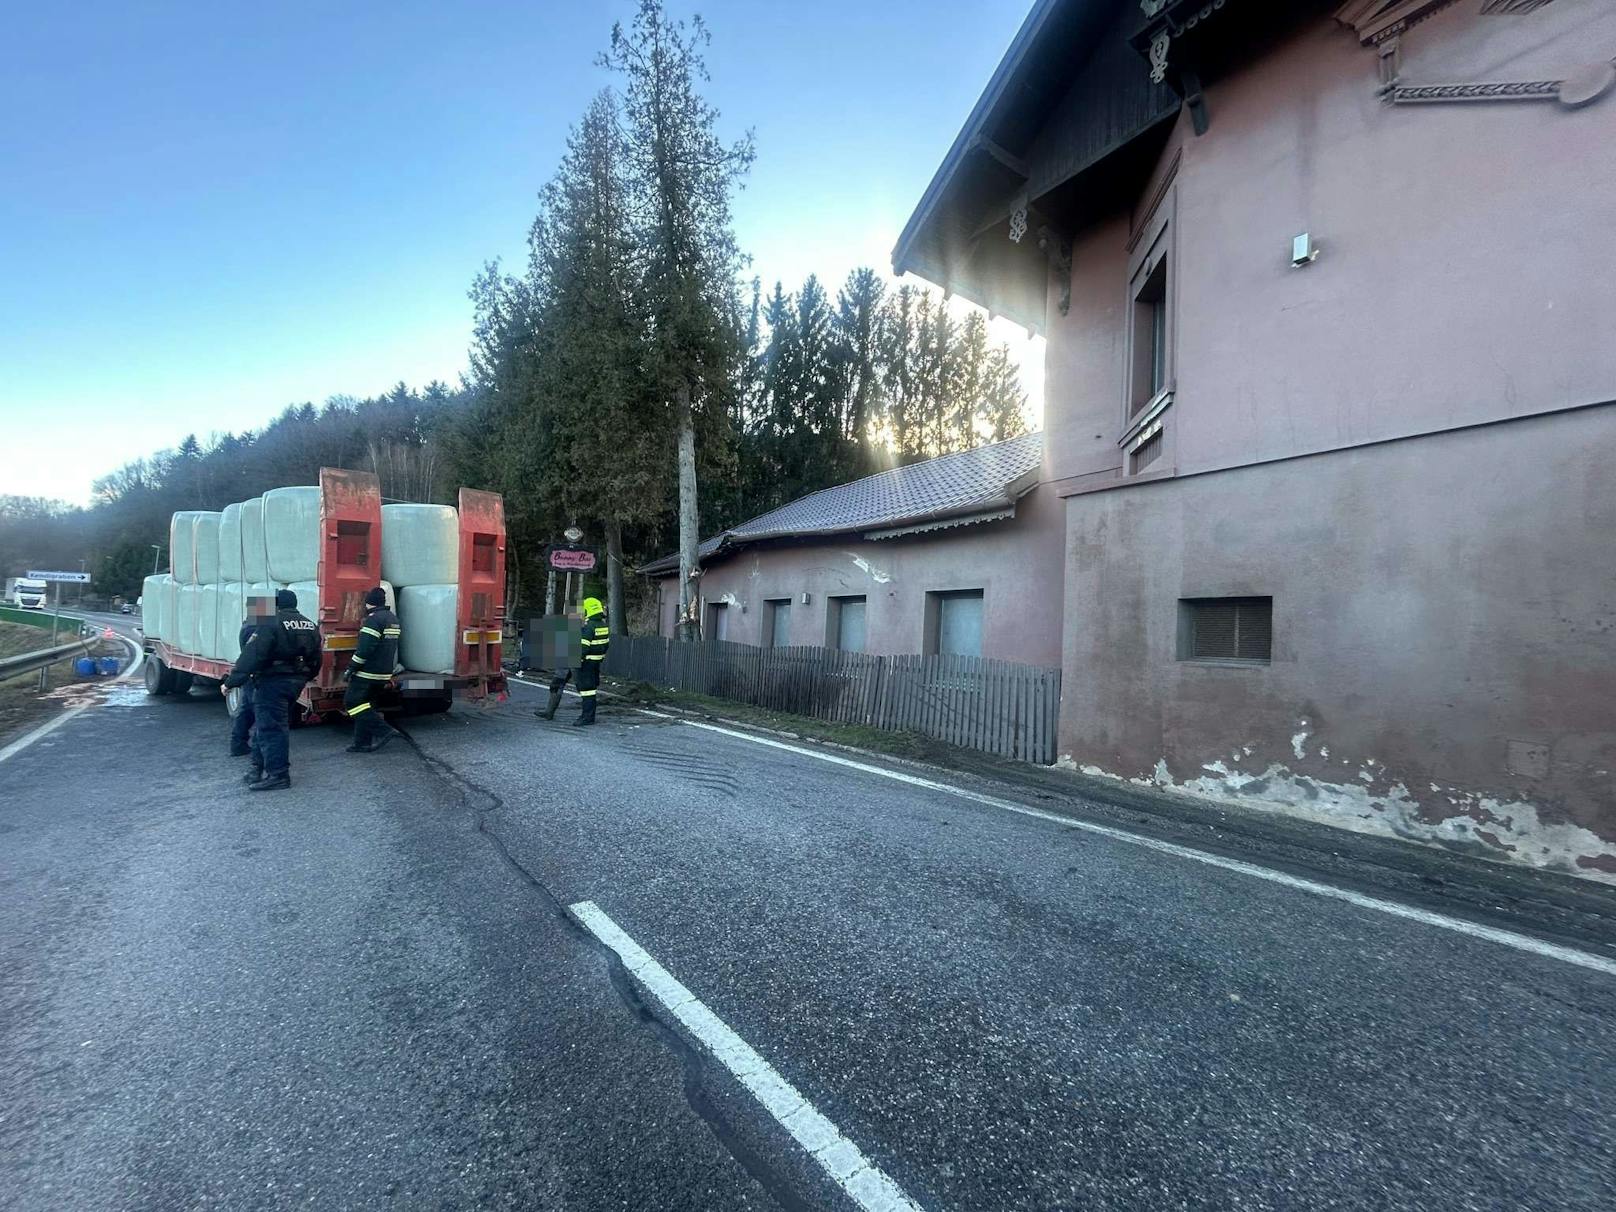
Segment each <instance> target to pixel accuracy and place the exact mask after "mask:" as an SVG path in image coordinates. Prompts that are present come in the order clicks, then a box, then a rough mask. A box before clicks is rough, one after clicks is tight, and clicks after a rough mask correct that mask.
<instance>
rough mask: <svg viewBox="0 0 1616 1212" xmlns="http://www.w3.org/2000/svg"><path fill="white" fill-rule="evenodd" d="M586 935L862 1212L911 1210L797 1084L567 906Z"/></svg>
mask: <svg viewBox="0 0 1616 1212" xmlns="http://www.w3.org/2000/svg"><path fill="white" fill-rule="evenodd" d="M569 908H570V910H571V912H572V915H573V916H574V917H575V918H577V919H578V921H579V922H580V923H582V924H583V926H584V928H585V929H587V930H588V931H589V932H590V933H591V934H593V935H594V936H595V937H596V938H598V939H599V940H600V941H601V942H603V943H605V944H606V945H607V946H608V947H610V948H611V949H612V950H613V951H615V952H617V956H618V958H619V959H621V960H622V961H623V966H624V967H625V968H627V969H628V970H629V972H630V973H632V974H633V976H634V979H635V980H636V981H638V982H639V983H640V984H641V985H642V986H644V987H645V988H646V989H647V990H649V991H650V993H651V994H652V996H654V997H655V998H656V999H657V1000H658V1001H659V1002H661V1003H662V1004H663V1005H664V1006H666V1007H667V1008H668V1010H669V1011H670V1012H671V1013H672V1014H673V1016H674V1017H675V1018H677V1019H678V1020H679V1021H680V1022H681V1023H683V1024H684V1025H685V1029H686V1030H688V1031H689V1032H690V1034H692V1035H693V1036H695V1037H696V1039H697V1041H698V1042H699V1043H700V1044H701V1046H702V1047H703V1048H705V1049H706V1050H707V1051H708V1052H710V1053H711V1054H712V1056H713V1059H714V1060H716V1061H717V1062H718V1063H719V1064H721V1065H723V1066H724V1068H726V1069H728V1070H729V1071H730V1072H731V1073H733V1074H734V1075H735V1076H736V1078H738V1079H739V1080H740V1083H741V1084H742V1085H743V1086H745V1087H746V1088H747V1089H748V1090H749V1091H751V1093H752V1096H753V1097H754V1098H756V1099H757V1100H758V1102H760V1103H762V1104H763V1108H764V1110H766V1111H768V1113H769V1114H770V1115H772V1116H774V1118H775V1119H776V1120H778V1121H779V1123H780V1125H781V1127H783V1128H785V1130H786V1131H787V1132H789V1133H791V1137H792V1139H793V1140H795V1141H796V1142H797V1143H798V1144H799V1145H801V1146H802V1147H803V1149H804V1150H806V1151H807V1153H808V1155H809V1156H810V1157H812V1158H813V1159H814V1160H815V1161H816V1162H818V1163H819V1165H820V1168H821V1169H823V1170H824V1171H825V1173H826V1174H828V1175H830V1176H831V1178H832V1179H833V1180H834V1181H835V1182H836V1183H837V1184H838V1185H839V1186H840V1187H841V1188H842V1190H844V1191H846V1192H847V1194H848V1197H849V1198H850V1199H852V1201H853V1202H854V1203H855V1204H857V1205H858V1206H859V1207H860V1208H863V1209H865V1210H866V1212H918V1208H917V1207H916V1205H915V1203H914V1201H913V1200H911V1199H910V1198H909V1197H908V1196H907V1195H905V1194H904V1193H903V1189H902V1188H901V1187H899V1186H898V1184H897V1183H895V1182H893V1181H892V1180H891V1179H890V1178H888V1177H887V1176H886V1175H885V1174H884V1173H883V1172H882V1171H881V1169H880V1168H879V1167H878V1166H875V1165H873V1164H872V1163H871V1162H870V1160H869V1159H868V1158H866V1157H865V1156H864V1154H863V1153H861V1152H860V1151H859V1148H858V1146H857V1145H855V1144H854V1143H853V1142H852V1141H850V1140H848V1139H847V1137H845V1136H843V1135H842V1133H841V1131H840V1129H838V1128H837V1127H836V1125H835V1124H833V1123H831V1122H830V1120H828V1119H826V1118H825V1117H824V1116H823V1115H821V1114H820V1113H819V1112H818V1111H817V1110H815V1109H814V1106H813V1104H812V1103H810V1102H809V1101H808V1100H807V1099H806V1098H804V1097H803V1096H802V1094H801V1093H799V1092H798V1090H797V1088H796V1087H795V1086H793V1085H792V1084H791V1083H790V1082H788V1081H786V1079H785V1078H783V1077H781V1076H780V1075H779V1074H778V1073H776V1072H775V1071H774V1068H773V1066H771V1065H770V1064H769V1062H768V1061H766V1060H764V1059H763V1058H762V1057H761V1056H759V1055H758V1054H757V1053H756V1052H754V1051H753V1050H752V1048H751V1046H750V1045H749V1044H747V1042H746V1041H745V1040H743V1039H742V1038H741V1037H740V1036H739V1035H736V1034H735V1032H734V1031H732V1030H730V1029H729V1027H728V1026H727V1025H726V1024H725V1023H724V1020H723V1019H721V1018H719V1017H718V1015H716V1014H714V1013H713V1012H712V1011H711V1010H709V1009H708V1008H707V1007H706V1005H705V1004H703V1002H702V1001H701V999H700V998H698V997H697V996H696V995H695V994H693V993H692V992H690V990H689V989H686V988H685V987H684V986H683V985H682V984H680V983H679V982H678V980H676V979H675V978H674V977H673V976H672V974H670V973H669V972H668V970H667V969H666V968H664V967H663V966H662V965H661V964H659V963H657V962H656V960H654V959H652V958H651V956H650V955H649V954H648V953H647V952H646V951H645V950H644V948H642V947H641V946H640V945H639V944H638V943H636V942H635V941H634V940H633V939H632V938H630V937H629V936H628V935H627V934H625V933H624V932H623V929H622V927H620V926H619V925H618V924H617V923H616V922H614V921H612V919H611V918H610V917H608V916H607V915H606V914H605V913H604V912H603V911H602V910H601V909H600V907H599V906H598V905H596V904H595V902H594V901H579V902H578V903H577V904H576V905H572V906H569Z"/></svg>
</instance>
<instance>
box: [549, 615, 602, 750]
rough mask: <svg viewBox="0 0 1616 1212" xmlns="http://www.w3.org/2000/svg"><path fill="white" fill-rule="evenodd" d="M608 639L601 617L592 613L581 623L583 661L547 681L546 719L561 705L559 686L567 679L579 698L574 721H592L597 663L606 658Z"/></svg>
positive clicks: (581, 722) (597, 675)
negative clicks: (548, 687)
mask: <svg viewBox="0 0 1616 1212" xmlns="http://www.w3.org/2000/svg"><path fill="white" fill-rule="evenodd" d="M610 640H611V634H610V632H609V631H608V630H607V628H606V620H605V619H604V618H603V617H602V616H600V615H596V616H595V617H594V618H593V619H590V620H588V621H587V622H585V623H584V626H583V660H582V661H580V662H579V663H578V668H577V669H568V670H564V671H562V672H561V673H558V674H556V676H555V677H554V678H552V679H551V680H550V705H549V707H548V708H547V709H546V710H545V716H546V718H548V719H554V718H555V713H556V708H558V707H560V706H561V691H562V688H563V687H565V686H566V684H567V683H568V682H569V681H576V683H577V686H578V698H579V699H580V700H582V706H581V707H580V709H579V711H578V722H579V723H580V724H593V723H594V722H595V699H596V698H597V697H598V695H599V693H600V665H601V662H602V661H604V660H605V659H606V647H607V645H608V644H609V643H610Z"/></svg>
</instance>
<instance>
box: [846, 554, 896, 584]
mask: <svg viewBox="0 0 1616 1212" xmlns="http://www.w3.org/2000/svg"><path fill="white" fill-rule="evenodd" d="M847 556H848V558H849V559H850V560H852V561H853V563H854V564H855V565H857V567H858V569H859V571H860V572H862V573H864V575H865V576H867V577H869V578H870V580H872V581H874V582H875V583H876V584H877V585H886V584H888V583H890V582H891V580H892V574H891V573H889V572H883V571H882V570H881V569H879V568H877V567H876V566H875V565H874V564H872V563H870V562H869V561H868V560H866V559H865V558H864V557H863V556H861V555H858V554H857V553H856V552H851V551H850V552H848V553H847Z"/></svg>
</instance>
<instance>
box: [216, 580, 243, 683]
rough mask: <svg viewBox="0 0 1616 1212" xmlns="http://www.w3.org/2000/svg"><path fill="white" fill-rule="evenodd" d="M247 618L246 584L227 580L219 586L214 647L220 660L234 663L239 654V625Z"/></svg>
mask: <svg viewBox="0 0 1616 1212" xmlns="http://www.w3.org/2000/svg"><path fill="white" fill-rule="evenodd" d="M246 618H247V586H246V585H245V584H244V583H243V582H241V581H229V582H226V583H225V584H223V585H221V586H219V638H218V639H217V640H215V641H214V649H215V650H216V651H217V653H218V656H219V659H220V660H221V661H229V662H231V663H232V664H234V663H235V660H236V658H237V657H239V656H240V655H241V625H242V623H243V622H245V621H246Z"/></svg>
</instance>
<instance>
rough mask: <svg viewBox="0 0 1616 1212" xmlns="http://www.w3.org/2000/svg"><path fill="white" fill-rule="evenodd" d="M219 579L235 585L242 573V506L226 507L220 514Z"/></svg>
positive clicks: (238, 504)
mask: <svg viewBox="0 0 1616 1212" xmlns="http://www.w3.org/2000/svg"><path fill="white" fill-rule="evenodd" d="M219 579H220V580H221V581H224V582H226V583H234V582H236V581H240V580H241V579H242V572H241V505H240V503H239V502H238V503H237V504H235V505H226V506H225V507H224V509H223V510H221V511H220V513H219Z"/></svg>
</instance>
